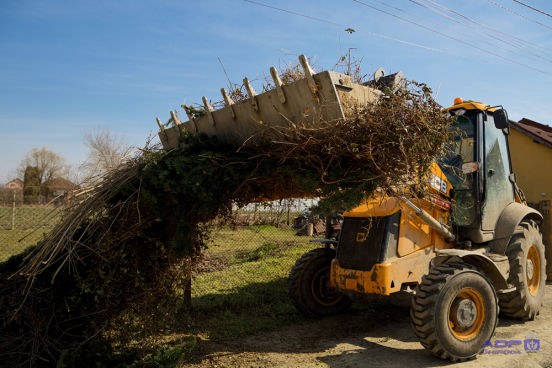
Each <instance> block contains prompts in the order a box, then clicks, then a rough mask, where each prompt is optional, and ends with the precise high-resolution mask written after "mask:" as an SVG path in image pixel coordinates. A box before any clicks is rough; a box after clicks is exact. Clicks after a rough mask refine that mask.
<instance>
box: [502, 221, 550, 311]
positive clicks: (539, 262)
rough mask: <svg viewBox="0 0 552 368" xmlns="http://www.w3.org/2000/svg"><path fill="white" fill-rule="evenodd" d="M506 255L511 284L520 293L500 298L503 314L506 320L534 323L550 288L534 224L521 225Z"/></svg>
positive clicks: (542, 250) (528, 222) (515, 292)
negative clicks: (546, 287) (545, 290)
mask: <svg viewBox="0 0 552 368" xmlns="http://www.w3.org/2000/svg"><path fill="white" fill-rule="evenodd" d="M506 255H507V256H508V261H509V262H510V274H509V276H508V283H509V284H511V285H513V286H515V288H516V290H515V291H513V292H510V293H507V294H502V295H500V299H499V302H500V311H501V313H502V315H504V316H506V317H510V318H518V319H523V320H526V319H530V320H532V319H534V318H535V317H536V315H537V314H538V313H539V310H540V308H541V306H542V299H543V297H544V286H545V284H546V258H545V253H544V244H543V243H542V236H541V234H540V232H539V228H538V226H537V224H536V223H535V222H534V221H532V220H529V221H522V222H521V223H520V224H519V226H518V227H517V229H516V232H515V233H514V235H513V236H512V239H510V243H509V244H508V248H506Z"/></svg>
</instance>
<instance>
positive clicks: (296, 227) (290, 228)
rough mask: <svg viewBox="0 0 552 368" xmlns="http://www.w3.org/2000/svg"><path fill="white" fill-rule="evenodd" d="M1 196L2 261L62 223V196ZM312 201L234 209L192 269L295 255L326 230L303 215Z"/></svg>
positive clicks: (215, 226) (206, 269)
mask: <svg viewBox="0 0 552 368" xmlns="http://www.w3.org/2000/svg"><path fill="white" fill-rule="evenodd" d="M2 199H3V200H2ZM2 199H0V262H1V261H4V260H6V259H8V258H9V257H10V256H11V255H14V254H18V253H20V252H21V251H23V250H24V249H25V248H27V247H29V246H31V245H34V244H36V243H37V242H38V241H39V240H41V239H43V238H44V236H45V234H47V233H48V232H49V231H51V230H52V229H53V228H54V226H55V225H56V224H57V223H58V222H59V221H60V219H61V216H62V215H63V210H64V208H65V206H64V204H63V202H62V201H60V200H54V201H52V200H50V201H46V200H44V201H43V202H46V203H45V204H42V205H38V204H29V201H26V200H25V198H23V197H22V196H19V195H18V196H13V195H12V196H11V198H2ZM313 203H314V202H313V201H312V200H301V199H295V200H282V201H274V202H270V203H257V204H250V205H248V206H246V207H244V208H235V209H234V211H233V216H231V217H230V218H226V219H224V220H218V221H214V222H213V224H212V227H211V237H210V240H209V242H208V247H207V249H205V250H204V251H203V254H202V256H201V261H200V262H199V263H198V265H197V267H196V272H195V273H196V274H200V273H213V272H219V271H222V270H225V269H228V268H235V267H237V266H239V265H242V266H243V267H244V268H247V267H249V266H251V265H252V264H254V263H255V262H257V261H259V260H260V259H261V258H263V259H271V258H273V257H279V259H280V260H281V259H283V258H286V257H288V256H289V257H290V258H296V256H297V253H298V251H297V250H304V249H306V248H308V247H312V244H310V243H309V240H311V239H312V238H313V237H316V236H322V235H323V233H324V231H325V225H324V223H323V221H321V220H320V219H316V218H311V216H310V215H309V214H308V213H307V210H308V208H309V207H310V206H312V204H313ZM299 255H300V254H299ZM288 269H289V268H288Z"/></svg>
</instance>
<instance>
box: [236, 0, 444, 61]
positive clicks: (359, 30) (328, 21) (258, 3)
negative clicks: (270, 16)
mask: <svg viewBox="0 0 552 368" xmlns="http://www.w3.org/2000/svg"><path fill="white" fill-rule="evenodd" d="M243 1H245V2H246V3H251V4H255V5H258V6H263V7H265V8H269V9H273V10H277V11H280V12H284V13H288V14H292V15H296V16H298V17H303V18H307V19H310V20H314V21H317V22H322V23H327V24H331V25H333V26H338V27H346V28H348V27H349V25H345V24H341V23H336V22H333V21H331V20H327V19H323V18H318V17H313V16H311V15H307V14H302V13H298V12H295V11H292V10H287V9H282V8H278V7H275V6H272V5H268V4H265V3H261V2H258V1H254V0H243ZM355 31H358V32H363V33H367V34H369V35H371V36H374V37H380V38H384V39H386V40H391V41H395V42H399V43H402V44H405V45H409V46H414V47H420V48H423V49H426V50H430V51H435V52H441V51H442V50H439V49H436V48H433V47H429V46H425V45H421V44H419V43H414V42H410V41H405V40H401V39H398V38H394V37H391V36H387V35H384V34H381V33H374V32H370V31H366V30H363V29H358V28H355Z"/></svg>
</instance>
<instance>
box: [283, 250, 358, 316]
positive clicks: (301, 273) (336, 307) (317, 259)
mask: <svg viewBox="0 0 552 368" xmlns="http://www.w3.org/2000/svg"><path fill="white" fill-rule="evenodd" d="M334 258H335V251H334V250H333V249H328V248H317V249H313V250H311V251H309V252H307V253H305V254H303V256H302V257H301V258H299V259H298V260H297V262H296V263H295V265H294V266H293V268H292V269H291V272H290V274H289V280H288V290H289V295H290V297H291V300H292V302H293V304H294V305H295V306H296V307H297V309H299V310H300V311H301V312H302V313H303V314H305V315H306V316H309V317H320V316H328V315H332V314H337V313H341V312H343V311H345V310H347V309H348V308H349V307H350V305H351V299H349V298H348V297H347V296H346V295H343V294H340V293H338V292H337V291H336V290H334V289H331V288H330V285H329V281H330V266H331V262H332V259H334Z"/></svg>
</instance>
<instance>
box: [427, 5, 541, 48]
mask: <svg viewBox="0 0 552 368" xmlns="http://www.w3.org/2000/svg"><path fill="white" fill-rule="evenodd" d="M425 1H426V2H429V3H432V4H433V6H437V7H439V8H441V9H443V10H444V11H446V12H449V13H451V14H454V15H456V16H457V17H460V18H462V19H464V20H466V21H468V22H470V23H473V24H475V25H477V26H479V27H482V28H485V29H487V30H489V31H491V32H495V33H497V34H499V35H502V36H504V37H507V38H510V39H511V40H512V41H515V42H516V43H517V44H518V47H531V46H532V47H535V48H538V49H541V50H546V49H545V48H543V47H541V46H538V45H536V44H534V43H532V42H530V41H527V40H524V39H522V38H519V37H516V36H513V35H511V34H508V33H505V32H502V31H500V30H498V29H495V28H492V27H489V26H487V25H486V24H483V23H479V22H477V21H475V20H473V19H471V18H469V17H467V16H465V15H463V14H461V13H459V12H457V11H455V10H453V9H450V8H448V7H447V6H445V5H443V4H441V3H439V2H438V1H437V0H425Z"/></svg>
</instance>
